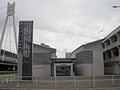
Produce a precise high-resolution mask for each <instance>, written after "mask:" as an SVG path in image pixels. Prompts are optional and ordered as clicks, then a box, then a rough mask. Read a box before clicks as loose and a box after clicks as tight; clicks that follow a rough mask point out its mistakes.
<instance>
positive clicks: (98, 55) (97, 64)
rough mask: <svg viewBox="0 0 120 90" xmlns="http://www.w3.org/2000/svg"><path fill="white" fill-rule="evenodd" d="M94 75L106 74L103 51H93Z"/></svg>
mask: <svg viewBox="0 0 120 90" xmlns="http://www.w3.org/2000/svg"><path fill="white" fill-rule="evenodd" d="M93 75H95V76H100V75H104V62H103V56H102V52H101V51H94V52H93Z"/></svg>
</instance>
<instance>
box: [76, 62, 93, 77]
mask: <svg viewBox="0 0 120 90" xmlns="http://www.w3.org/2000/svg"><path fill="white" fill-rule="evenodd" d="M75 70H76V76H92V64H80V65H79V64H78V65H76V66H75Z"/></svg>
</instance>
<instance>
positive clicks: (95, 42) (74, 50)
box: [72, 39, 104, 53]
mask: <svg viewBox="0 0 120 90" xmlns="http://www.w3.org/2000/svg"><path fill="white" fill-rule="evenodd" d="M102 40H104V39H99V40H95V41H92V42H89V43H86V44H83V45H81V46H80V47H78V48H77V49H75V50H74V51H73V52H75V51H77V50H78V49H80V48H81V47H83V46H85V45H89V44H93V43H96V42H100V41H102ZM73 52H72V53H73Z"/></svg>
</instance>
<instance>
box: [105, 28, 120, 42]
mask: <svg viewBox="0 0 120 90" xmlns="http://www.w3.org/2000/svg"><path fill="white" fill-rule="evenodd" d="M119 31H120V26H118V27H117V28H116V29H114V30H113V31H112V32H110V33H109V34H108V35H107V36H106V37H105V38H104V40H103V42H104V41H105V40H106V39H108V38H110V37H111V36H113V35H114V34H116V33H118V32H119Z"/></svg>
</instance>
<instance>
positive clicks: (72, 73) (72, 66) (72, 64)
mask: <svg viewBox="0 0 120 90" xmlns="http://www.w3.org/2000/svg"><path fill="white" fill-rule="evenodd" d="M71 76H73V64H72V65H71Z"/></svg>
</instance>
